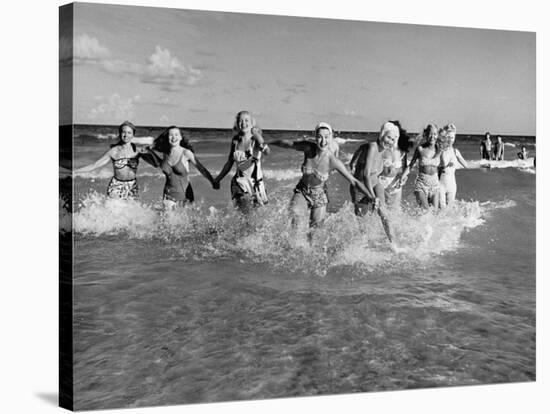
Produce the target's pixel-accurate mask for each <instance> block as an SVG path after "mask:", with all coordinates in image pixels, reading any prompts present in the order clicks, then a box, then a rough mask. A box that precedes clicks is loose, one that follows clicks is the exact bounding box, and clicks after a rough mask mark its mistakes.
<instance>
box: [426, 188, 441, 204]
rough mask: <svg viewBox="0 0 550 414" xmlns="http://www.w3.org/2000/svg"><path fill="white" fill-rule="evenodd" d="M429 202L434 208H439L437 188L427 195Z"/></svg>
mask: <svg viewBox="0 0 550 414" xmlns="http://www.w3.org/2000/svg"><path fill="white" fill-rule="evenodd" d="M428 201H429V204H430V205H432V206H434V207H435V208H439V188H438V189H437V190H436V191H434V193H433V194H432V195H431V197H428Z"/></svg>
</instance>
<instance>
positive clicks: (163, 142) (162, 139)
mask: <svg viewBox="0 0 550 414" xmlns="http://www.w3.org/2000/svg"><path fill="white" fill-rule="evenodd" d="M171 129H179V131H180V132H181V141H180V146H181V147H183V148H185V149H188V150H189V151H191V152H195V149H194V148H193V146H192V145H191V143H190V142H189V135H188V134H187V132H185V131H182V130H181V128H180V127H178V126H176V125H171V126H169V127H168V128H166V129H165V130H164V131H162V133H161V134H160V135H159V136H158V137H156V138H155V141H154V142H153V145H152V149H154V150H155V151H158V152H162V153H164V154H168V153H169V152H170V148H171V145H170V142H169V141H168V134H169V132H170V130H171Z"/></svg>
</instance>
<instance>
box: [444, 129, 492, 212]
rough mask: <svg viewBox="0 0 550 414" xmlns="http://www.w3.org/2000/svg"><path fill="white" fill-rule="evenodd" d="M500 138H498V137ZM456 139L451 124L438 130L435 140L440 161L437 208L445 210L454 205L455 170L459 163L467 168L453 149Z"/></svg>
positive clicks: (458, 153)
mask: <svg viewBox="0 0 550 414" xmlns="http://www.w3.org/2000/svg"><path fill="white" fill-rule="evenodd" d="M499 138H500V137H499ZM455 139H456V127H455V126H454V125H453V124H448V125H445V126H444V127H443V128H441V129H440V130H439V137H438V139H437V141H438V146H439V148H440V149H441V161H440V166H439V170H438V173H439V206H440V207H441V208H445V207H447V206H449V207H451V206H452V205H453V204H454V201H455V197H456V178H455V170H456V167H457V165H458V164H459V163H460V164H461V165H462V166H463V167H464V168H468V163H467V162H466V160H464V158H463V157H462V154H460V151H459V150H458V149H456V148H454V147H453V145H454V142H455Z"/></svg>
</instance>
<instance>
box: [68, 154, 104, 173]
mask: <svg viewBox="0 0 550 414" xmlns="http://www.w3.org/2000/svg"><path fill="white" fill-rule="evenodd" d="M111 151H112V148H111V149H109V151H107V152H106V153H105V154H103V156H102V157H101V158H100V159H98V160H97V161H96V162H94V163H92V164H88V165H85V166H84V167H80V168H77V169H76V170H74V172H75V173H85V172H90V171H93V170H95V169H97V168H100V167H103V166H104V165H105V164H107V163H108V162H109V160H110V159H111Z"/></svg>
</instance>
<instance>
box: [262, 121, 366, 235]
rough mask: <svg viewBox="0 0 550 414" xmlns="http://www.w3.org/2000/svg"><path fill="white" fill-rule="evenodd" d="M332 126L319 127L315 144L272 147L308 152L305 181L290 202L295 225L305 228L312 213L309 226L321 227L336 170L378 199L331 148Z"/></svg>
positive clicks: (303, 142)
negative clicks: (303, 224) (352, 173)
mask: <svg viewBox="0 0 550 414" xmlns="http://www.w3.org/2000/svg"><path fill="white" fill-rule="evenodd" d="M331 135H332V127H331V126H330V125H329V124H327V123H326V122H321V123H319V124H318V125H317V126H316V127H315V143H313V142H311V141H307V140H301V141H290V140H276V141H272V142H271V144H272V145H276V146H278V147H282V148H289V149H294V150H296V151H301V152H303V153H304V161H303V163H302V173H303V175H302V178H301V179H300V181H299V182H298V185H297V186H296V188H295V189H294V195H293V196H292V200H291V201H290V210H291V214H292V222H293V225H294V226H297V227H302V218H303V217H305V216H306V215H307V213H308V212H309V225H310V227H316V226H318V225H320V224H321V223H322V221H323V219H324V218H325V215H326V206H327V204H328V197H327V188H326V182H327V180H328V177H329V173H330V171H331V170H336V171H338V172H339V173H340V174H342V176H343V177H344V178H345V179H346V180H348V181H349V182H350V183H351V184H353V185H354V186H356V187H358V188H359V189H360V190H361V191H363V192H365V194H369V196H370V198H371V199H374V194H373V193H372V192H369V190H367V188H366V187H365V186H364V185H363V184H362V183H361V182H360V181H359V180H357V179H355V178H354V177H353V176H352V175H351V174H350V173H349V171H348V170H347V169H346V167H345V166H344V164H343V163H342V162H341V161H340V160H339V159H338V158H336V157H335V156H334V154H333V153H332V152H331V150H330V149H329V147H328V146H329V140H330V136H331Z"/></svg>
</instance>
